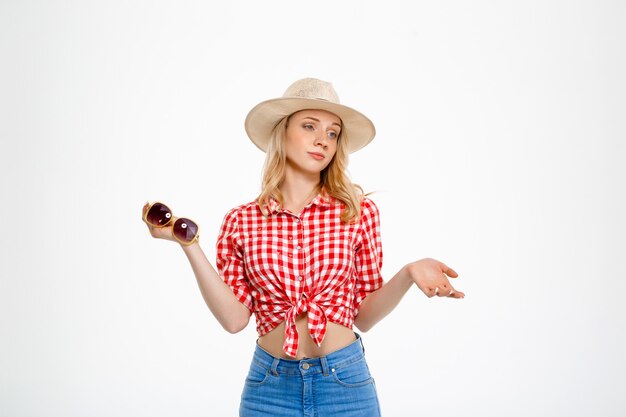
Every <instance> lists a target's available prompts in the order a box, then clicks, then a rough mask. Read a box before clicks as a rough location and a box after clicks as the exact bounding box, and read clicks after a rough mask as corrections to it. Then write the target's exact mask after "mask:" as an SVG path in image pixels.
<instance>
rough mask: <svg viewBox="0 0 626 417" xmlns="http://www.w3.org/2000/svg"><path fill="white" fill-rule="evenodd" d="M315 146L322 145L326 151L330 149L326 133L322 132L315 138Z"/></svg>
mask: <svg viewBox="0 0 626 417" xmlns="http://www.w3.org/2000/svg"><path fill="white" fill-rule="evenodd" d="M315 145H321V146H322V147H323V148H324V149H326V148H327V147H328V137H327V136H326V132H320V133H318V134H317V135H316V136H315Z"/></svg>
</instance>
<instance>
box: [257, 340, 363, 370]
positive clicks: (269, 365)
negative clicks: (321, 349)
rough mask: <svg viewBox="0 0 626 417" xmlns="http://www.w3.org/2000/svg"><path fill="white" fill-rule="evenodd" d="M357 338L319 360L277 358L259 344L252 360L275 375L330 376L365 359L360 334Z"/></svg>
mask: <svg viewBox="0 0 626 417" xmlns="http://www.w3.org/2000/svg"><path fill="white" fill-rule="evenodd" d="M355 336H356V340H355V341H354V342H352V343H350V344H349V345H348V346H346V347H344V348H341V349H339V350H336V351H334V352H332V353H329V354H328V355H325V356H320V357H318V358H303V359H283V358H276V357H274V356H272V355H271V354H270V353H268V352H267V351H265V350H263V349H262V348H261V347H260V346H259V345H258V344H257V345H256V348H255V350H254V356H253V358H252V360H253V362H256V363H257V364H258V365H260V366H262V367H264V368H266V369H268V370H269V371H271V372H272V374H274V375H278V374H298V375H300V374H302V373H312V374H314V373H323V374H324V375H328V374H329V373H330V372H331V371H332V370H333V369H334V368H341V367H343V366H346V365H349V364H351V363H354V362H357V361H359V360H362V359H363V357H364V352H365V348H364V347H363V341H362V339H361V336H360V335H359V334H358V333H355Z"/></svg>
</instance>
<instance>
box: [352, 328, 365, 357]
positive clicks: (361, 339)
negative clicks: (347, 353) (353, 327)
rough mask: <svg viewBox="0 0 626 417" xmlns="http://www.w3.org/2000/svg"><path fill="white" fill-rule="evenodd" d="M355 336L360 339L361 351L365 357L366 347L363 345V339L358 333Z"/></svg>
mask: <svg viewBox="0 0 626 417" xmlns="http://www.w3.org/2000/svg"><path fill="white" fill-rule="evenodd" d="M354 334H355V335H356V337H357V338H358V339H359V343H360V344H361V351H363V354H364V355H365V345H364V344H363V338H362V337H361V335H360V334H358V333H356V332H355V333H354Z"/></svg>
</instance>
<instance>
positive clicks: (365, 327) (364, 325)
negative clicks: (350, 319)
mask: <svg viewBox="0 0 626 417" xmlns="http://www.w3.org/2000/svg"><path fill="white" fill-rule="evenodd" d="M354 325H355V326H356V327H357V329H359V331H360V332H361V333H367V332H368V331H370V329H371V328H372V327H374V325H373V324H372V323H368V322H366V321H365V320H359V318H358V316H357V318H355V319H354Z"/></svg>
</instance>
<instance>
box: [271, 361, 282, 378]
mask: <svg viewBox="0 0 626 417" xmlns="http://www.w3.org/2000/svg"><path fill="white" fill-rule="evenodd" d="M278 362H280V359H278V358H274V360H273V361H272V367H271V368H270V371H271V372H272V375H274V376H278V371H277V369H278Z"/></svg>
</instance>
